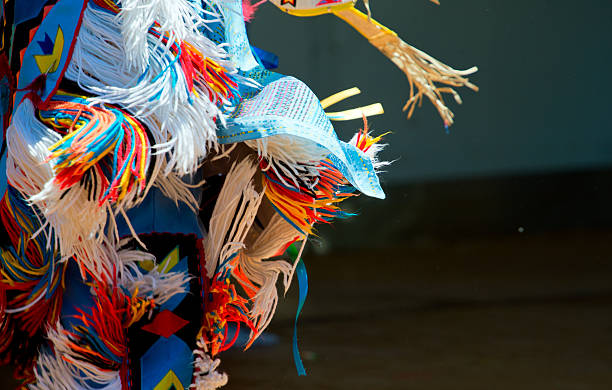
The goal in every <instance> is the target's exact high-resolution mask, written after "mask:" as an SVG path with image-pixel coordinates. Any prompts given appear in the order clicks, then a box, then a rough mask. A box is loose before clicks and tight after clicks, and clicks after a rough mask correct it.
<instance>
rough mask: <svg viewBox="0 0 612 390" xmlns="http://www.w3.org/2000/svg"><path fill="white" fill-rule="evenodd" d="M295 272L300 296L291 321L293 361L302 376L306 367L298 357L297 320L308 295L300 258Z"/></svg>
mask: <svg viewBox="0 0 612 390" xmlns="http://www.w3.org/2000/svg"><path fill="white" fill-rule="evenodd" d="M295 272H296V273H297V277H298V285H299V288H300V298H299V303H298V309H297V313H295V322H294V323H293V361H294V362H295V368H297V372H298V375H300V376H302V375H306V369H305V368H304V363H302V358H301V357H300V350H299V349H298V340H297V322H298V317H299V316H300V313H301V312H302V308H303V307H304V302H306V296H307V295H308V274H307V273H306V266H305V265H304V262H303V261H302V260H301V259H300V262H299V263H298V265H297V268H296V270H295Z"/></svg>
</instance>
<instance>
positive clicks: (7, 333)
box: [0, 187, 66, 382]
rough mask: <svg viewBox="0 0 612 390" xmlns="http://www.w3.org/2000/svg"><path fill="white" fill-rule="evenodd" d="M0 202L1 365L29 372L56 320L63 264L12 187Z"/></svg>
mask: <svg viewBox="0 0 612 390" xmlns="http://www.w3.org/2000/svg"><path fill="white" fill-rule="evenodd" d="M0 202H1V203H0V219H1V221H2V224H3V227H4V230H5V231H6V234H7V236H8V237H7V238H8V241H9V245H7V246H5V247H4V248H0V274H1V276H0V340H1V341H2V343H1V344H0V355H2V358H1V359H0V363H2V364H7V363H12V364H16V365H17V366H18V372H19V371H21V372H30V371H31V367H32V364H33V361H34V358H35V354H36V348H37V343H38V342H39V341H40V338H41V337H42V336H43V335H44V334H45V333H46V331H47V329H48V327H49V326H50V325H51V324H54V323H55V322H57V320H58V318H59V314H60V309H61V305H62V294H63V290H64V275H65V270H66V266H65V262H62V261H61V257H60V255H59V253H58V251H57V250H55V249H54V248H50V247H49V246H48V245H47V237H46V236H45V234H43V233H41V232H40V229H41V225H40V216H39V215H37V214H36V212H35V210H34V209H32V208H31V207H30V206H29V205H28V204H27V202H26V201H25V200H24V199H23V198H22V197H21V195H20V194H19V193H18V192H17V191H16V190H15V189H13V188H11V187H9V188H8V190H7V192H6V194H5V195H4V197H3V198H2V200H1V201H0ZM21 379H23V380H24V381H26V382H28V381H29V380H30V379H31V375H26V377H24V378H21Z"/></svg>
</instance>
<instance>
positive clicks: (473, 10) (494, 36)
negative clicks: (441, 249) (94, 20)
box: [249, 0, 612, 184]
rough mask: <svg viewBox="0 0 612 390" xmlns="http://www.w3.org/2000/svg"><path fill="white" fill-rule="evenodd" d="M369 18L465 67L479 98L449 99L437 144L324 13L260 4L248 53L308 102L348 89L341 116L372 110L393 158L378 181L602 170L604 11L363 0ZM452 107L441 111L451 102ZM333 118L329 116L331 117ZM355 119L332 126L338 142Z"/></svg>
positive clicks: (390, 82)
mask: <svg viewBox="0 0 612 390" xmlns="http://www.w3.org/2000/svg"><path fill="white" fill-rule="evenodd" d="M371 6H372V11H373V16H374V18H375V19H377V20H379V21H381V22H382V23H383V24H385V25H386V26H388V27H389V28H391V29H393V30H395V31H396V32H397V33H398V34H399V35H400V36H401V37H403V38H404V40H405V41H406V42H408V43H410V44H412V45H414V46H416V47H418V48H420V49H422V50H424V51H426V52H427V53H429V54H431V55H433V56H434V57H436V58H438V59H439V60H442V61H444V62H446V63H447V64H449V65H451V66H454V67H456V68H468V67H471V66H473V65H477V66H478V67H479V68H480V71H479V72H478V73H476V74H475V75H474V76H473V77H472V80H473V81H474V82H475V83H476V84H477V85H478V86H479V87H480V88H481V91H480V92H479V93H473V92H472V91H470V90H461V91H460V93H461V95H462V97H463V99H464V104H463V105H462V106H457V105H452V107H451V108H452V109H453V111H454V112H455V114H456V124H455V125H454V126H453V127H452V128H451V132H450V134H448V135H447V134H446V133H445V131H444V129H443V126H442V122H441V120H440V118H439V117H438V116H437V113H436V112H435V110H434V109H433V107H432V106H431V105H430V104H429V103H425V104H424V107H423V108H422V109H420V110H417V111H416V113H415V115H414V117H413V119H411V120H410V121H406V120H405V118H404V114H403V113H402V112H401V108H402V106H403V104H404V102H405V101H406V98H407V96H408V95H407V94H408V83H407V81H406V79H405V77H404V75H403V74H402V73H401V72H400V71H399V70H398V69H397V68H395V66H394V65H393V64H392V63H391V62H389V61H388V60H387V59H386V58H385V57H384V56H383V55H382V54H380V53H379V52H378V51H377V50H376V49H375V48H373V47H372V46H371V45H370V44H369V43H368V42H367V41H366V40H365V39H363V38H362V37H361V36H360V35H359V34H358V33H357V32H355V31H354V30H353V29H352V28H351V27H350V26H349V25H347V24H345V23H344V22H342V21H341V20H339V19H337V18H336V17H334V16H331V15H325V16H320V17H315V18H298V17H293V16H289V15H285V14H283V13H282V12H280V11H279V10H278V9H276V8H275V7H274V6H272V5H270V4H266V5H263V6H262V7H261V8H260V12H259V13H258V14H257V17H256V19H255V21H254V22H253V23H252V24H251V26H250V29H249V33H250V37H251V41H252V44H254V45H256V46H259V47H261V48H263V49H266V50H269V51H272V52H275V53H277V54H278V55H279V57H280V69H279V71H280V72H281V73H284V74H290V75H294V76H296V77H298V78H300V79H301V80H303V81H304V82H306V83H307V84H308V85H309V86H310V87H311V88H312V89H313V90H314V92H315V93H316V94H317V96H318V97H319V98H324V97H326V96H328V95H330V94H332V93H335V92H337V91H339V90H342V89H346V88H350V87H352V86H358V87H359V88H360V89H361V90H362V92H363V95H362V96H360V97H357V98H353V99H351V100H350V101H348V102H344V104H341V105H340V106H339V107H340V108H352V107H356V106H357V105H361V104H370V103H374V102H378V101H380V102H381V103H383V105H384V107H385V110H386V114H385V115H384V116H379V117H375V118H374V119H373V120H372V124H373V128H374V129H375V130H378V131H380V132H383V131H393V134H392V135H390V136H388V137H387V141H388V142H389V144H390V146H389V148H388V150H387V152H386V153H385V154H384V157H386V158H387V159H391V160H393V159H398V160H397V161H396V162H395V164H394V165H393V166H392V167H390V168H389V169H388V171H389V172H388V173H387V174H386V175H384V180H386V181H387V182H389V183H395V184H399V183H405V182H413V181H415V180H419V179H426V180H432V179H434V180H437V179H446V178H457V177H465V176H473V175H484V176H492V175H500V174H501V175H504V174H517V173H546V172H551V171H557V172H558V171H567V170H579V169H593V168H602V167H610V166H611V165H612V153H611V150H612V132H611V131H610V130H611V124H610V119H609V113H610V109H611V108H612V107H611V105H610V99H609V93H610V91H611V90H612V81H611V80H610V77H609V71H610V70H611V69H612V54H611V52H612V50H611V49H612V40H611V38H612V1H610V0H586V1H569V0H536V1H528V0H516V1H501V0H493V1H491V0H469V1H466V0H463V1H461V0H454V1H452V0H446V1H442V4H441V6H436V5H435V4H433V3H430V2H429V1H426V0H373V1H372V2H371ZM451 104H452V103H451ZM334 108H336V107H334ZM359 125H360V123H359V121H352V122H349V123H340V124H337V126H336V127H337V129H338V132H339V134H340V135H341V136H342V137H343V138H345V139H347V138H349V137H350V135H351V134H352V131H353V130H354V129H356V128H358V126H359Z"/></svg>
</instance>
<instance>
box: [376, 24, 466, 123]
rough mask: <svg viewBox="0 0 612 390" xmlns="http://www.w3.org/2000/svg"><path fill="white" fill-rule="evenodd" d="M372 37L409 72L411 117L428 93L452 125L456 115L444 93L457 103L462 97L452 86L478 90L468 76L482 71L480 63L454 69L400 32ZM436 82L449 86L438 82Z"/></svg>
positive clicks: (386, 53)
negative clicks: (419, 47)
mask: <svg viewBox="0 0 612 390" xmlns="http://www.w3.org/2000/svg"><path fill="white" fill-rule="evenodd" d="M369 41H370V43H371V44H372V45H374V46H375V47H376V48H377V49H378V50H380V51H381V52H382V53H383V54H384V55H385V56H387V58H389V59H390V60H391V61H393V63H394V64H395V65H397V67H398V68H400V69H401V70H402V72H404V74H406V77H407V78H408V82H409V83H410V98H409V99H408V101H407V102H406V105H405V106H404V108H403V110H404V111H408V118H410V117H411V116H412V114H413V112H414V108H415V107H416V106H417V105H419V106H420V105H421V102H422V99H423V96H426V97H427V98H428V99H429V100H430V101H431V102H432V103H433V105H434V106H435V107H436V109H437V110H438V112H439V113H440V116H441V117H442V120H444V124H445V125H447V126H450V125H452V124H453V118H454V116H455V115H454V114H453V112H452V111H451V110H450V109H449V108H448V107H447V106H446V104H445V102H444V97H443V94H445V93H448V94H451V95H453V98H454V99H455V101H456V102H457V104H461V103H462V100H461V97H460V96H459V94H458V93H457V91H455V90H454V89H453V88H452V87H468V88H470V89H472V90H474V91H478V87H477V86H475V85H474V84H472V83H471V82H470V80H469V79H468V78H467V77H465V76H467V75H470V74H472V73H474V72H476V71H478V68H476V67H472V68H470V69H467V70H463V71H462V70H456V69H453V68H451V67H450V66H448V65H445V64H444V63H442V62H440V61H438V60H436V59H435V58H433V57H431V56H430V55H428V54H427V53H424V52H422V51H420V50H419V49H417V48H415V47H413V46H410V45H409V44H407V43H406V42H404V41H403V40H402V39H401V38H400V37H398V36H397V35H389V34H384V35H379V36H377V37H374V38H371V39H369ZM436 83H440V84H444V85H445V86H443V87H442V86H438V85H437V84H436Z"/></svg>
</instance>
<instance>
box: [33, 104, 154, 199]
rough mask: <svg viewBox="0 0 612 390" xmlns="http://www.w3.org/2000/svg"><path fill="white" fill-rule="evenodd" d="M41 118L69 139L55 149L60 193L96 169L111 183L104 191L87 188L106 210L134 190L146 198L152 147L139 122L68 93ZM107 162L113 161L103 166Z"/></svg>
mask: <svg viewBox="0 0 612 390" xmlns="http://www.w3.org/2000/svg"><path fill="white" fill-rule="evenodd" d="M39 117H40V119H41V121H42V122H43V123H45V124H47V125H48V126H49V127H51V128H53V129H54V130H55V131H57V132H58V133H60V134H63V135H64V136H63V138H62V139H61V140H60V141H59V142H57V143H55V144H54V145H52V146H51V147H50V148H49V149H50V151H51V155H50V156H49V160H52V161H53V167H54V171H55V178H54V181H55V183H56V184H57V185H58V186H59V189H60V190H62V191H65V190H67V189H69V188H70V187H72V186H73V185H75V184H76V183H78V182H80V181H81V180H82V178H83V176H84V175H85V174H87V173H88V172H90V170H92V169H94V170H95V172H96V174H98V175H99V176H101V177H106V180H105V181H103V182H102V183H101V187H100V188H91V187H88V188H87V189H88V190H89V191H93V196H91V195H90V197H93V198H97V199H98V202H99V204H100V205H101V204H102V203H104V202H105V201H107V200H109V201H110V202H113V203H117V202H121V201H122V200H123V199H124V198H125V197H126V195H127V194H128V193H129V192H131V191H132V190H134V189H135V190H136V196H142V195H143V193H144V190H145V188H146V173H147V169H148V167H149V163H150V158H151V156H150V144H149V139H148V137H147V134H146V130H145V129H144V127H143V126H142V125H141V124H140V123H139V122H138V121H137V120H136V119H135V118H134V117H132V116H130V115H129V114H127V113H126V112H125V111H123V110H121V109H119V108H116V107H112V106H106V105H104V106H94V105H90V104H88V102H87V100H86V99H85V98H82V97H75V96H71V95H66V94H62V93H60V94H57V95H55V96H54V97H53V99H52V100H51V101H50V102H49V103H48V104H47V105H45V106H44V107H41V108H40V110H39ZM105 157H109V158H108V159H106V160H104V161H102V160H103V159H104V158H105ZM93 183H94V184H95V183H96V181H93Z"/></svg>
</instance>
